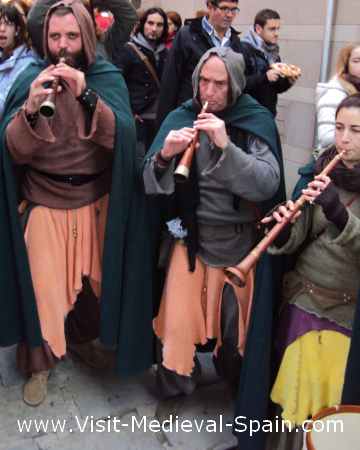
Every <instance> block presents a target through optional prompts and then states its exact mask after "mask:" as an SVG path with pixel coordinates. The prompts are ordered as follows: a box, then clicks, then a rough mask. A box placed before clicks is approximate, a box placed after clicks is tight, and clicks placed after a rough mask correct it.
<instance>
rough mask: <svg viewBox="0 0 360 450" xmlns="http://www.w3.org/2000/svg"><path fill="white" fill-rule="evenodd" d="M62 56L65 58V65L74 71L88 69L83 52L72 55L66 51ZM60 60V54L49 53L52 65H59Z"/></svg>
mask: <svg viewBox="0 0 360 450" xmlns="http://www.w3.org/2000/svg"><path fill="white" fill-rule="evenodd" d="M61 56H62V57H64V58H65V64H67V65H68V66H71V67H74V69H82V70H83V69H84V68H85V67H86V59H85V54H84V52H83V51H82V50H81V51H79V52H77V53H70V52H67V51H65V52H63V54H62V55H61ZM59 59H60V57H59V55H58V54H55V53H51V52H49V60H50V62H51V63H52V64H58V63H59Z"/></svg>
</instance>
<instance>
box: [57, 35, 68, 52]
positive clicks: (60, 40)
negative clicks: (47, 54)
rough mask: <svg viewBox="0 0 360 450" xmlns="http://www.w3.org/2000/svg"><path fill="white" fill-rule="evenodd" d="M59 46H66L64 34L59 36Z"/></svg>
mask: <svg viewBox="0 0 360 450" xmlns="http://www.w3.org/2000/svg"><path fill="white" fill-rule="evenodd" d="M59 47H60V48H64V49H66V48H67V47H68V40H67V37H66V36H61V38H60V39H59Z"/></svg>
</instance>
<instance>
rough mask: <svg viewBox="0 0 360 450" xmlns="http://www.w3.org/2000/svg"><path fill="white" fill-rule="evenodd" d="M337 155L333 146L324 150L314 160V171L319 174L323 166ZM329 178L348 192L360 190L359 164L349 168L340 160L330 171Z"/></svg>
mask: <svg viewBox="0 0 360 450" xmlns="http://www.w3.org/2000/svg"><path fill="white" fill-rule="evenodd" d="M336 155H337V150H336V147H335V146H332V147H330V148H329V149H327V150H325V151H324V152H323V153H322V154H321V155H320V156H319V159H318V160H317V161H316V165H315V173H316V174H319V173H320V172H321V171H322V170H323V168H324V167H325V166H326V165H327V164H328V163H329V162H330V161H331V160H332V159H333V158H334V157H335V156H336ZM330 178H331V179H332V181H333V182H334V184H335V185H336V186H338V187H339V188H341V189H344V190H345V191H348V192H360V164H358V165H356V166H355V167H354V168H352V169H349V167H346V166H345V164H344V163H343V161H340V162H339V163H338V164H337V166H336V167H335V169H333V170H332V172H331V173H330Z"/></svg>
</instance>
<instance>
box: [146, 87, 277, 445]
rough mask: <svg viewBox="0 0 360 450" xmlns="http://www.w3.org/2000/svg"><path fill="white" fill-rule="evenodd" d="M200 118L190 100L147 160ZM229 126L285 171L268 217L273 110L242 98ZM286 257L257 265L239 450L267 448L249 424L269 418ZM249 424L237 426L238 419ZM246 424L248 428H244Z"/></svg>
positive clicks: (228, 116) (237, 429) (240, 398)
mask: <svg viewBox="0 0 360 450" xmlns="http://www.w3.org/2000/svg"><path fill="white" fill-rule="evenodd" d="M196 116H197V112H196V111H195V109H194V107H193V102H192V101H188V102H186V103H184V104H183V105H182V106H181V107H180V108H178V109H176V110H175V111H173V112H172V113H170V114H169V115H168V117H167V118H166V119H165V121H164V122H163V124H162V126H161V129H160V131H159V134H158V135H157V137H156V139H155V141H154V143H153V145H152V147H151V149H150V151H149V154H148V155H149V156H151V155H152V154H154V153H155V152H157V151H159V150H160V149H161V148H162V146H163V143H164V140H165V138H166V136H167V134H168V133H169V131H170V130H172V129H180V128H182V127H187V126H190V127H192V125H193V122H194V120H195V118H196ZM219 116H220V117H221V118H222V119H223V120H224V121H225V123H226V124H227V125H228V124H231V126H232V127H235V128H239V129H240V130H243V131H245V132H246V133H251V134H253V135H255V136H258V137H259V138H261V139H262V140H263V141H264V142H266V143H267V144H268V145H269V147H270V149H271V151H272V152H273V154H274V155H275V157H276V159H277V161H278V163H279V165H280V169H281V182H280V186H279V189H278V191H277V193H276V194H275V195H274V197H273V198H272V199H271V200H269V201H266V202H262V203H261V204H260V205H259V206H260V208H261V211H262V212H263V213H265V212H266V211H268V210H269V209H271V208H273V207H274V206H275V205H276V204H277V203H280V202H282V201H284V200H285V183H284V169H283V159H282V153H281V144H280V138H279V134H278V131H277V128H276V124H275V122H274V119H273V117H272V115H271V114H270V112H269V111H268V110H267V109H265V108H263V107H262V106H260V105H259V104H258V103H257V102H256V101H255V100H254V99H252V97H250V96H248V95H242V96H240V97H239V98H238V100H237V101H236V103H235V104H234V105H233V106H232V107H230V108H228V109H227V110H226V111H225V112H224V113H223V114H221V115H219ZM282 262H283V259H282V258H281V257H274V256H271V255H269V254H267V253H264V254H263V255H262V257H261V258H260V260H259V262H258V263H257V266H256V278H255V293H254V300H253V311H252V315H251V321H250V325H249V331H248V336H247V341H246V348H245V354H244V358H243V363H242V368H241V374H240V382H239V390H238V394H237V399H236V406H235V421H234V434H235V435H236V436H237V438H238V441H239V447H240V448H241V450H263V448H264V443H265V439H266V435H265V433H260V432H259V433H256V434H255V435H252V436H251V434H250V428H249V421H250V420H259V421H263V420H266V419H268V418H269V411H268V408H269V399H270V389H271V383H272V378H273V375H272V372H273V371H272V342H273V318H274V312H275V310H276V308H277V303H278V300H279V299H280V294H281V277H282V273H283V267H282ZM240 417H245V418H246V419H240V422H244V423H245V425H241V424H240V426H238V425H239V424H237V422H238V420H239V419H238V418H240ZM245 426H246V430H244V428H245Z"/></svg>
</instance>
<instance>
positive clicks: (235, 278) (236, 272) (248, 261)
mask: <svg viewBox="0 0 360 450" xmlns="http://www.w3.org/2000/svg"><path fill="white" fill-rule="evenodd" d="M344 154H345V152H344V151H342V152H341V153H338V154H337V155H336V156H335V157H334V158H333V159H332V160H331V161H330V162H329V163H328V164H327V165H326V166H325V167H324V169H323V170H322V172H321V173H320V174H319V175H328V174H329V173H330V172H331V171H332V170H333V169H334V168H335V166H336V165H337V164H338V163H339V162H340V161H341V158H342V156H343V155H344ZM305 203H306V199H305V195H301V196H300V197H299V198H298V199H297V200H296V202H295V204H294V210H293V211H291V214H290V216H289V217H284V218H283V221H282V222H277V223H276V224H275V225H274V226H273V227H272V228H271V230H270V231H269V232H268V233H267V235H266V236H265V237H264V238H263V239H262V240H261V241H260V242H259V243H258V244H257V245H256V247H254V248H253V249H252V250H251V252H250V253H249V254H248V255H247V256H246V257H245V258H244V259H243V260H242V261H241V262H240V263H239V264H238V265H237V266H234V267H227V268H226V269H224V271H225V274H226V275H227V277H228V278H229V279H230V280H231V281H232V282H233V283H234V284H236V285H237V286H241V287H242V286H245V284H246V278H247V275H248V273H249V272H250V270H251V268H252V267H254V265H255V264H256V262H257V261H258V260H259V259H260V256H261V255H262V253H263V252H265V251H266V250H267V248H268V247H269V246H270V245H271V244H272V243H273V242H274V240H275V239H276V237H277V236H278V235H279V234H280V232H281V231H282V230H283V228H284V227H285V226H286V225H287V224H288V223H289V222H290V221H291V219H292V218H293V217H294V216H295V214H296V213H297V212H298V211H299V210H300V209H301V208H302V207H303V205H304V204H305Z"/></svg>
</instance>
